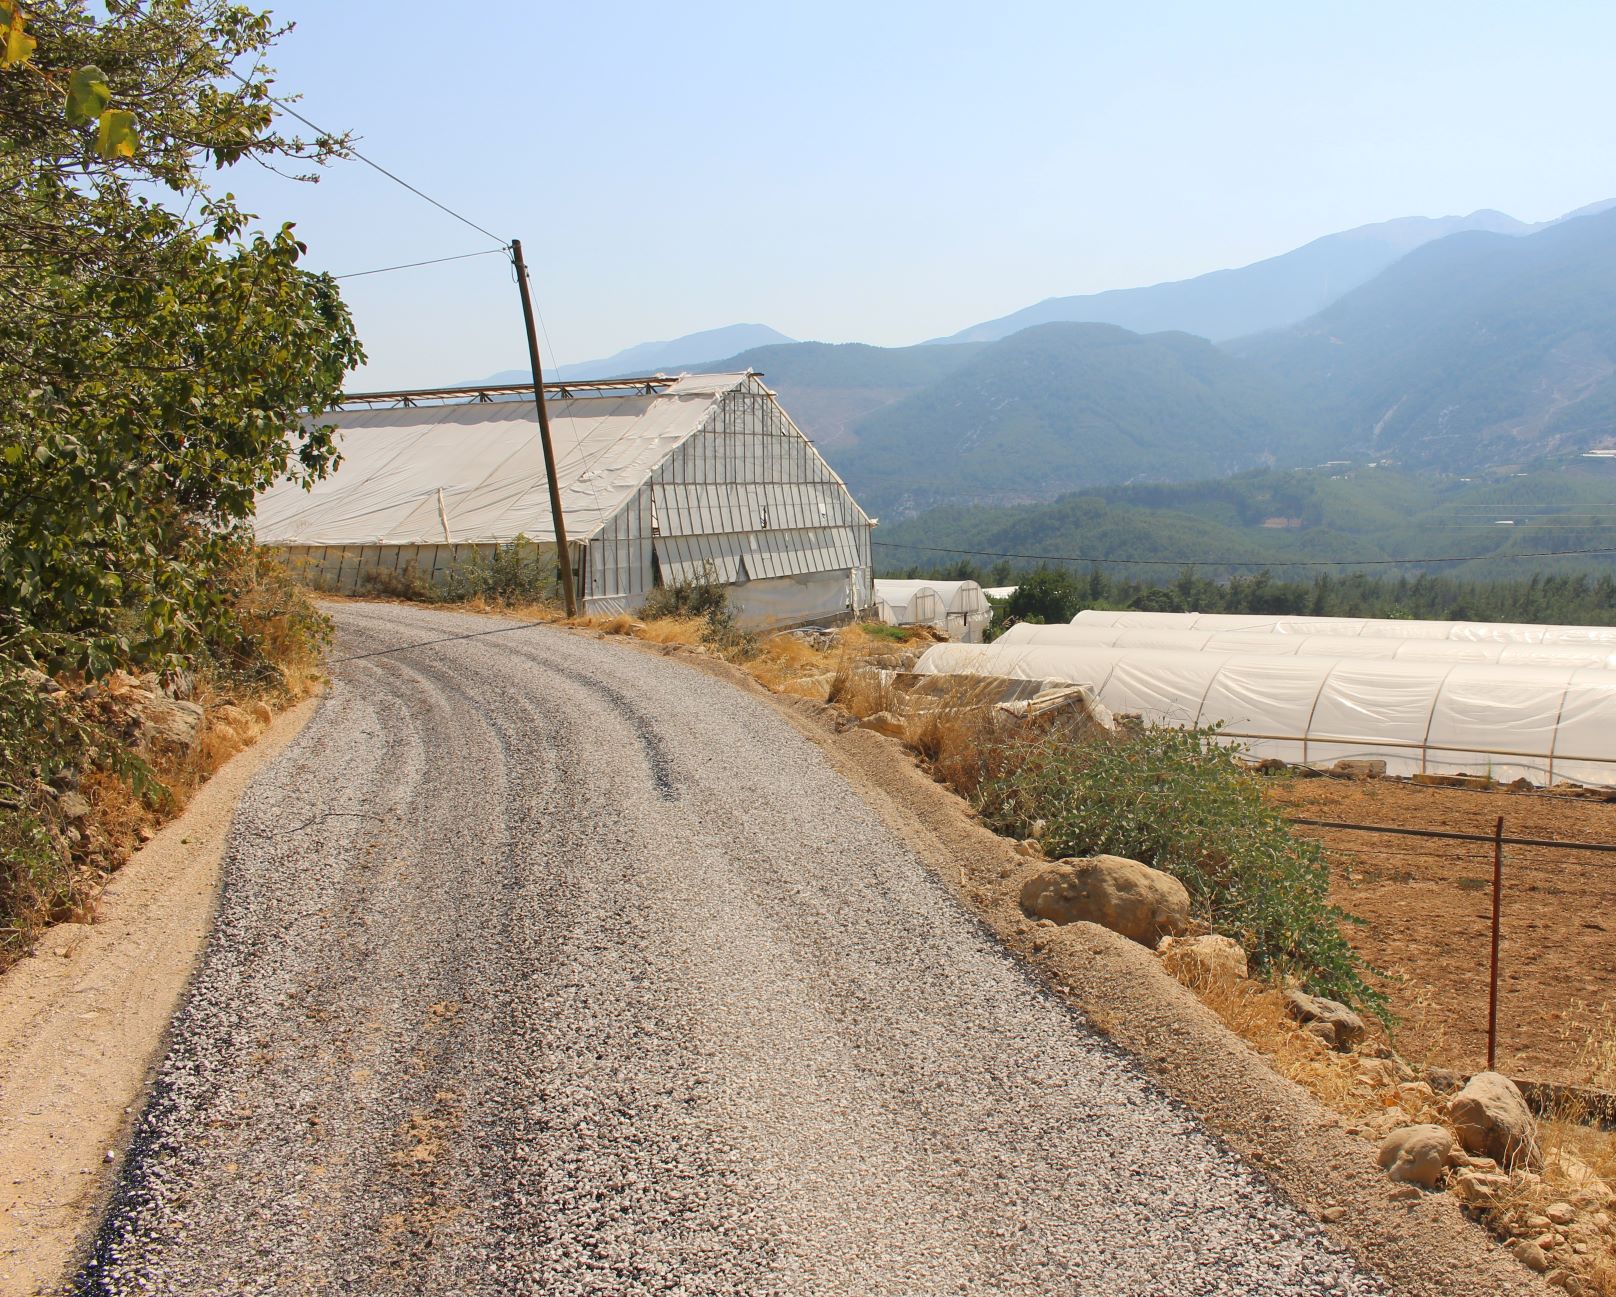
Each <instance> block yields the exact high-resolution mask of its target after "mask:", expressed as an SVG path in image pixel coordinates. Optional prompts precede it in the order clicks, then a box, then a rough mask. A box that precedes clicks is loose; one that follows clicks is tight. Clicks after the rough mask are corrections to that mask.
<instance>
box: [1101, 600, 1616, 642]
mask: <svg viewBox="0 0 1616 1297" xmlns="http://www.w3.org/2000/svg"><path fill="white" fill-rule="evenodd" d="M1072 624H1073V625H1074V626H1127V627H1130V628H1134V629H1142V628H1150V629H1153V630H1165V629H1178V630H1218V631H1261V632H1264V633H1266V634H1271V635H1352V636H1364V635H1368V636H1377V637H1380V638H1383V639H1435V640H1469V641H1472V642H1476V643H1495V644H1609V645H1610V646H1611V648H1612V650H1613V651H1616V626H1546V625H1538V624H1536V623H1530V622H1503V621H1413V620H1402V619H1398V618H1391V617H1280V616H1273V615H1269V614H1264V613H1212V612H1132V611H1124V612H1104V611H1101V610H1099V609H1096V608H1089V609H1085V610H1084V611H1082V612H1080V613H1078V614H1077V616H1076V617H1074V618H1072Z"/></svg>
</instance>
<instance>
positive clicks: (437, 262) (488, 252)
mask: <svg viewBox="0 0 1616 1297" xmlns="http://www.w3.org/2000/svg"><path fill="white" fill-rule="evenodd" d="M504 251H505V249H504V248H484V249H483V250H482V251H481V252H462V253H460V255H459V256H455V257H433V258H432V259H431V260H430V261H406V262H404V263H403V264H402V265H399V266H379V267H377V268H376V269H375V270H353V271H350V272H349V273H348V274H346V275H332V276H331V278H333V279H362V278H363V277H364V276H366V275H385V274H388V273H389V272H391V271H394V270H414V269H415V268H416V267H417V266H441V265H442V264H443V263H444V262H445V261H468V260H470V259H471V258H472V257H491V256H493V255H494V254H495V253H496V252H504Z"/></svg>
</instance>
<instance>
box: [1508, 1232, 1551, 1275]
mask: <svg viewBox="0 0 1616 1297" xmlns="http://www.w3.org/2000/svg"><path fill="white" fill-rule="evenodd" d="M1512 1251H1513V1252H1514V1253H1515V1259H1516V1260H1517V1261H1519V1262H1520V1263H1521V1264H1522V1265H1523V1266H1525V1267H1526V1268H1527V1269H1528V1270H1536V1271H1537V1272H1538V1273H1539V1274H1542V1273H1543V1272H1544V1271H1545V1270H1547V1269H1548V1268H1549V1256H1548V1253H1547V1252H1545V1251H1544V1250H1543V1249H1542V1248H1540V1247H1539V1246H1538V1245H1537V1244H1536V1243H1530V1242H1527V1241H1526V1240H1525V1239H1522V1240H1521V1241H1520V1242H1519V1243H1517V1244H1516V1245H1515V1246H1514V1248H1513V1249H1512Z"/></svg>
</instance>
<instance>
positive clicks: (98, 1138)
mask: <svg viewBox="0 0 1616 1297" xmlns="http://www.w3.org/2000/svg"><path fill="white" fill-rule="evenodd" d="M318 705H319V699H318V698H311V699H308V700H306V701H304V702H302V703H300V704H299V705H298V706H296V707H294V708H292V709H291V710H289V711H287V712H284V713H283V714H282V715H280V716H279V717H277V718H276V719H275V721H274V722H273V723H272V724H271V725H270V727H269V729H268V730H266V731H265V732H264V734H263V736H262V737H261V738H260V739H259V740H258V742H256V743H255V744H253V746H251V747H250V748H247V749H246V750H245V751H243V752H241V753H239V754H237V755H236V756H235V757H233V758H231V759H230V761H229V762H227V763H226V764H225V765H224V766H223V767H222V768H221V769H220V770H219V771H218V772H217V773H215V774H214V775H213V777H212V778H211V779H209V780H208V782H207V783H206V784H205V785H203V786H202V788H201V789H199V790H198V791H197V793H196V794H195V796H193V797H192V799H191V802H190V805H189V806H187V807H186V809H185V812H184V813H183V814H182V815H180V816H179V817H178V818H177V819H175V820H173V821H171V822H170V823H168V824H167V825H165V826H164V827H163V828H162V829H161V830H160V831H159V832H158V833H157V834H156V836H154V837H153V838H152V840H151V841H150V842H149V843H147V844H146V845H145V846H144V847H143V848H141V850H140V851H138V852H137V853H135V855H134V856H133V857H132V858H131V859H130V861H129V863H128V864H126V865H125V866H124V867H123V868H122V869H121V870H119V871H118V873H117V874H115V875H114V876H113V878H112V880H111V882H110V883H109V884H108V885H107V887H106V889H105V890H104V891H103V892H102V894H101V903H102V906H101V918H100V920H99V921H98V922H96V923H95V924H93V925H83V924H68V923H64V924H58V925H56V926H55V927H52V928H49V929H47V930H46V931H45V932H44V933H43V934H42V935H41V937H40V940H39V943H38V945H37V946H36V948H35V953H34V954H33V955H32V956H31V957H29V958H27V959H24V960H22V961H21V962H20V963H18V964H17V965H16V966H15V967H13V968H11V969H9V970H8V971H7V972H6V973H5V974H3V975H0V1297H32V1295H33V1294H35V1293H39V1292H48V1291H51V1290H52V1289H53V1287H54V1286H55V1285H56V1284H58V1283H60V1282H61V1278H62V1275H63V1274H64V1273H65V1271H66V1269H67V1267H68V1265H69V1264H70V1262H71V1261H72V1259H73V1257H74V1255H75V1254H76V1252H77V1250H78V1248H79V1246H80V1244H81V1242H82V1241H83V1239H84V1238H85V1237H86V1236H87V1234H88V1233H89V1231H90V1230H91V1229H93V1228H94V1226H95V1223H96V1222H97V1221H98V1220H99V1218H100V1213H101V1209H102V1207H103V1206H104V1203H105V1197H106V1194H107V1192H108V1190H109V1188H110V1186H111V1183H112V1179H113V1175H114V1174H115V1172H116V1169H117V1167H116V1163H117V1161H118V1160H119V1159H120V1158H121V1156H122V1151H123V1148H124V1146H125V1143H126V1141H127V1139H128V1135H129V1129H130V1124H131V1122H132V1120H133V1116H134V1114H135V1113H137V1112H138V1111H139V1108H140V1104H141V1101H142V1099H143V1095H144V1092H145V1089H146V1086H147V1085H148V1083H149V1081H150V1078H151V1075H152V1072H153V1070H154V1068H155V1065H156V1062H157V1060H158V1058H159V1057H160V1054H161V1049H162V1045H163V1040H164V1036H165V1034H166V1032H167V1029H168V1024H169V1020H170V1019H171V1018H172V1016H173V1014H174V1010H175V1008H176V1007H177V1006H178V1004H179V1001H180V997H181V995H182V994H183V993H184V990H185V986H186V984H187V982H188V981H189V980H190V976H191V971H192V969H193V968H194V966H195V964H196V959H197V955H198V954H199V953H200V951H201V949H202V945H203V941H204V939H205V938H206V937H207V934H208V930H209V928H210V927H211V926H212V923H213V915H214V910H215V907H216V904H217V900H218V890H219V876H220V871H219V864H220V860H221V858H222V856H223V853H224V844H225V839H226V837H227V836H228V834H229V831H230V824H231V820H232V818H233V816H234V814H235V808H236V803H237V802H238V801H239V800H240V798H241V795H242V793H243V791H244V790H245V789H246V787H247V784H248V782H249V781H250V780H251V779H252V777H253V775H254V774H256V773H257V771H258V770H259V769H260V768H262V767H263V766H264V765H265V764H266V763H267V762H269V761H271V760H273V759H274V758H275V757H276V756H278V755H279V754H280V753H281V752H282V751H283V750H284V749H285V748H286V746H287V745H288V744H289V743H291V741H292V740H293V739H294V738H296V737H297V735H298V733H299V732H300V731H301V730H302V729H303V726H304V725H305V724H307V722H308V720H309V718H310V717H311V716H312V715H313V714H314V711H315V708H316V707H317V706H318ZM109 1152H111V1153H112V1154H113V1157H112V1160H111V1162H109V1161H108V1160H107V1155H108V1153H109Z"/></svg>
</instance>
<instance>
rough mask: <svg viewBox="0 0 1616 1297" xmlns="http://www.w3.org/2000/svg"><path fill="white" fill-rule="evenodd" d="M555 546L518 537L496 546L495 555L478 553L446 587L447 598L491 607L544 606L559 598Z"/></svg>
mask: <svg viewBox="0 0 1616 1297" xmlns="http://www.w3.org/2000/svg"><path fill="white" fill-rule="evenodd" d="M555 563H556V558H555V546H554V545H552V544H549V543H544V544H541V543H539V542H538V541H532V540H529V539H528V538H527V537H526V536H517V537H516V539H515V540H509V541H506V542H505V543H504V544H503V545H496V546H495V547H494V549H493V551H492V552H491V553H488V554H484V553H483V552H481V551H478V552H477V553H475V554H474V555H472V557H471V559H470V560H469V561H467V562H465V563H462V564H460V565H459V566H457V567H456V568H455V569H454V571H453V572H451V573H450V574H449V579H448V580H447V581H446V582H445V583H444V587H443V598H444V599H445V600H447V601H448V602H450V603H460V602H462V601H463V600H466V599H486V600H488V601H489V602H490V603H503V604H520V603H543V602H547V601H549V600H552V599H554V598H555V591H556V584H557V579H556V566H555Z"/></svg>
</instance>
